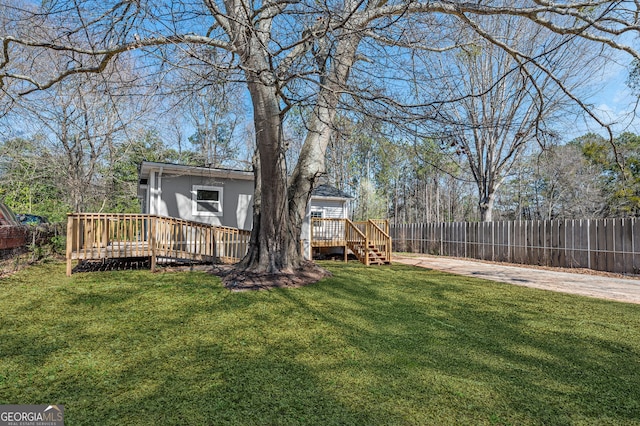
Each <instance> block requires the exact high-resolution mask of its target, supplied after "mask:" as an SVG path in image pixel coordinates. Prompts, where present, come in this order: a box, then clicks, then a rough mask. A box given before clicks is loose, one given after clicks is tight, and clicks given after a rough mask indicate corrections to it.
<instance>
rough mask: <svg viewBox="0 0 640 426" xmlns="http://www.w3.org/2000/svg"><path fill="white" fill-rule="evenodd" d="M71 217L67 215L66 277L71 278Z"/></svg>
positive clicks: (72, 235)
mask: <svg viewBox="0 0 640 426" xmlns="http://www.w3.org/2000/svg"><path fill="white" fill-rule="evenodd" d="M73 237H74V233H73V215H72V214H68V215H67V276H68V277H70V276H71V272H72V270H73V267H72V262H71V257H72V256H73Z"/></svg>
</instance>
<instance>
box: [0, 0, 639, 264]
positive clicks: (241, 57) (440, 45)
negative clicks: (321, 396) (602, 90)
mask: <svg viewBox="0 0 640 426" xmlns="http://www.w3.org/2000/svg"><path fill="white" fill-rule="evenodd" d="M0 7H2V9H3V10H2V11H3V13H2V18H0V19H1V21H0V22H1V25H0V29H1V30H2V35H1V36H0V41H1V42H2V46H3V50H2V56H1V57H0V89H1V90H2V99H0V102H1V103H2V105H3V107H4V108H5V111H9V110H11V111H13V110H14V109H15V108H17V107H18V106H19V105H20V106H21V105H25V104H27V103H29V102H31V101H32V100H33V99H37V98H38V97H40V96H42V94H43V93H49V91H50V90H57V89H58V88H60V87H63V85H65V84H67V82H68V81H72V80H75V79H78V78H87V79H89V80H91V78H92V77H91V76H95V77H96V78H97V79H98V80H99V81H100V78H105V77H104V76H105V75H108V74H109V73H110V72H113V70H117V69H118V66H119V65H120V64H121V63H124V64H135V65H134V66H133V71H134V76H133V77H132V78H125V79H124V82H126V83H127V84H126V85H123V87H124V86H127V87H129V88H130V89H134V88H135V89H137V90H141V91H142V92H144V91H145V90H147V89H149V90H152V91H153V96H151V95H149V99H151V98H154V97H155V99H162V101H161V102H162V103H164V102H167V103H169V102H171V101H170V97H168V96H165V95H166V94H167V93H168V92H175V89H174V88H175V86H171V85H170V84H168V83H173V84H177V85H180V84H181V83H185V85H184V87H185V88H186V90H187V91H188V90H189V87H191V88H192V91H193V92H194V93H196V92H198V91H199V90H200V89H201V88H203V87H207V86H209V85H216V84H221V82H224V83H225V84H231V85H233V84H242V85H243V87H244V89H245V90H246V93H248V97H249V99H250V105H251V109H252V111H251V116H252V119H253V124H254V126H253V132H254V137H255V144H256V153H257V154H256V157H255V158H256V159H257V161H256V163H255V164H254V170H255V172H256V183H257V185H256V186H257V188H256V197H255V200H256V204H255V206H254V207H255V208H254V213H255V218H254V226H253V235H252V244H251V249H250V250H249V254H248V256H247V258H245V260H244V261H243V262H242V264H241V265H240V266H239V269H244V270H247V269H248V270H254V271H259V272H279V271H292V270H294V269H295V268H297V267H298V266H300V265H301V262H302V257H301V253H300V247H299V244H298V236H299V233H300V227H301V224H302V219H303V217H304V214H305V208H306V201H307V200H308V197H309V194H310V192H311V190H312V189H313V187H314V185H316V184H317V182H318V179H319V178H320V177H321V176H322V175H324V174H325V173H326V171H327V163H326V161H325V159H326V157H327V152H328V150H329V147H330V144H331V143H332V140H336V138H337V134H338V130H339V129H338V126H337V125H336V123H337V120H338V117H339V115H340V113H341V112H343V111H344V112H348V113H355V114H358V113H360V114H363V115H366V116H368V117H370V118H372V119H377V120H379V121H380V122H382V123H385V126H386V125H389V124H392V125H393V126H394V128H395V130H394V131H392V132H389V133H390V134H391V133H395V132H396V131H398V132H405V133H406V134H410V133H413V135H414V136H415V138H416V140H431V139H433V140H436V143H443V142H444V140H443V139H442V138H438V137H434V136H438V135H442V134H446V133H450V134H451V135H452V136H453V141H452V142H454V147H455V146H458V147H460V150H461V151H462V150H464V155H465V156H466V159H467V161H468V165H469V166H470V167H471V169H472V170H473V174H474V178H475V181H476V183H477V184H478V194H479V196H478V198H479V200H478V203H477V204H478V208H479V209H481V210H483V211H484V213H483V214H484V216H485V218H487V219H488V218H489V217H490V214H489V213H490V212H491V208H490V207H491V203H492V191H493V192H494V193H495V191H496V190H497V189H498V188H499V186H500V184H501V181H503V180H504V179H505V178H504V176H505V175H507V174H508V173H509V171H510V169H511V167H510V166H509V161H510V159H513V158H515V157H517V156H518V155H520V154H521V152H523V149H522V148H520V146H521V145H520V142H521V141H522V142H523V143H524V142H525V141H528V140H529V139H534V136H538V139H540V136H544V135H546V134H547V124H546V123H547V122H546V119H548V118H549V117H550V116H552V115H553V112H554V111H555V107H554V105H555V104H556V102H561V103H562V102H566V101H568V100H569V101H571V102H572V103H573V104H574V105H577V106H578V107H580V108H582V109H583V110H584V111H585V112H586V113H587V114H591V115H593V113H592V112H591V110H590V109H589V108H588V105H587V104H586V102H585V101H583V100H582V99H581V98H580V96H579V94H578V93H576V92H575V91H574V90H573V89H574V84H575V83H576V80H575V79H574V78H573V76H572V75H570V72H569V71H568V70H573V69H575V67H576V66H582V67H584V66H585V60H586V59H587V58H585V57H584V56H583V55H579V56H578V57H567V61H569V60H575V61H577V62H574V63H573V64H574V65H573V66H572V67H571V68H569V69H568V68H566V67H563V68H560V69H555V68H554V65H555V64H557V63H560V62H561V61H560V60H559V58H560V57H564V55H565V54H566V55H570V53H571V52H578V51H584V49H582V46H583V43H584V46H585V47H589V51H591V52H594V55H596V56H599V57H601V56H606V55H607V54H609V53H610V52H615V51H617V52H623V53H624V54H626V55H628V57H629V58H630V60H631V59H634V58H638V53H637V52H636V51H635V50H634V49H633V47H632V46H631V45H629V44H625V41H626V40H628V37H627V35H631V34H632V33H636V32H637V19H636V17H637V13H638V5H637V3H635V2H630V1H585V2H565V3H552V2H546V1H525V2H520V3H518V5H514V3H513V2H507V1H497V0H496V1H489V2H474V3H472V2H461V1H422V2H421V1H416V2H405V1H389V2H378V1H376V2H367V1H355V0H354V1H345V2H331V1H325V2H324V3H323V2H316V1H313V2H306V1H294V2H291V1H288V0H287V1H267V2H257V3H256V2H250V1H248V0H226V1H219V2H218V1H210V0H204V1H195V0H194V1H166V2H162V1H160V2H145V1H136V2H128V1H127V2H109V1H106V2H104V1H101V2H97V1H79V2H74V3H70V2H66V1H55V0H54V1H50V2H45V3H43V4H42V5H41V6H35V5H32V4H31V3H27V2H24V3H23V2H21V1H4V2H2V3H1V4H0ZM505 28H525V29H524V30H522V31H523V34H524V36H523V37H524V39H526V38H527V37H526V36H527V35H528V36H529V39H531V38H532V36H534V39H535V40H536V41H541V43H539V44H536V45H535V46H533V49H528V47H527V44H526V43H520V41H519V40H522V38H517V37H505V32H504V29H505ZM493 50H495V52H496V56H495V60H496V62H494V64H495V66H494V65H491V64H490V65H489V67H488V68H487V69H486V70H487V71H485V76H484V77H486V81H478V82H476V81H473V82H471V84H470V85H469V86H468V87H465V90H464V91H463V92H456V91H452V89H454V88H455V89H457V86H456V87H453V86H451V85H449V86H447V85H439V84H438V83H440V81H439V76H438V75H437V74H435V75H434V74H433V72H435V71H438V69H437V67H431V64H436V63H438V62H439V59H438V58H440V57H446V56H443V55H448V54H449V55H450V56H451V57H453V58H457V59H461V58H462V59H466V60H467V65H466V66H467V68H466V69H465V68H464V67H462V66H460V67H459V70H470V69H472V68H473V69H475V68H480V65H481V62H479V61H476V59H479V58H482V59H483V60H484V58H485V57H492V58H494V57H493V56H491V55H485V53H486V52H489V51H493ZM478 51H480V52H482V55H479V54H477V52H478ZM565 52H566V53H565ZM498 53H499V54H498ZM500 55H503V57H504V58H505V59H504V60H498V56H500ZM556 55H560V56H556ZM507 58H508V59H509V61H510V63H511V65H505V63H506V59H507ZM121 61H123V62H121ZM578 64H579V65H578ZM445 65H447V64H445ZM442 71H443V72H444V73H445V74H447V75H448V74H449V73H450V70H447V69H446V68H445V69H444V70H442ZM468 73H469V71H466V73H465V72H462V75H460V74H461V73H460V72H458V77H467V74H468ZM452 77H455V76H452ZM512 78H513V79H512ZM107 80H108V79H107ZM100 82H101V83H102V82H103V81H100ZM116 83H119V81H118V80H117V79H116ZM476 83H478V84H476ZM480 83H482V84H480ZM516 84H520V86H516ZM116 86H118V84H116ZM172 87H173V88H172ZM105 90H107V92H108V94H109V95H108V94H107V93H106V92H105V95H108V96H113V94H112V87H111V86H109V87H108V88H105ZM514 90H515V92H514ZM501 92H503V93H506V94H507V99H509V100H511V101H515V102H514V103H515V104H518V103H519V104H520V107H519V108H517V109H515V110H511V112H510V111H509V110H508V109H505V110H503V111H498V110H496V109H495V107H496V104H497V102H499V101H497V100H492V99H490V98H491V96H497V95H499V94H500V93H501ZM515 93H526V96H523V97H522V98H521V100H518V99H517V98H514V94H515ZM94 94H95V95H98V93H95V92H94ZM143 94H144V95H146V93H143ZM158 96H161V97H158ZM556 96H557V99H558V100H557V101H555V100H554V99H556ZM465 102H467V104H466V106H465ZM486 102H489V104H491V106H490V107H489V108H484V107H479V106H478V104H482V103H486ZM483 108H484V109H483ZM490 111H491V114H489V112H490ZM7 114H8V115H7V116H9V113H7ZM294 114H297V116H295V115H294ZM347 115H348V114H347ZM487 115H489V116H491V115H493V118H494V119H497V122H498V124H497V125H496V123H495V122H493V123H490V122H489V123H487V122H485V121H483V120H484V118H485V116H487ZM480 116H482V118H483V120H482V121H481V120H476V119H477V118H479V117H480ZM474 117H476V118H474ZM593 118H594V119H596V120H597V119H598V117H597V116H595V115H593ZM289 120H290V121H289ZM474 120H475V121H474ZM293 121H299V122H300V123H302V128H303V129H304V130H303V131H302V132H301V133H302V141H301V142H300V145H299V149H297V150H296V152H295V153H294V155H289V152H288V151H289V146H290V140H289V139H288V137H287V133H288V130H287V127H288V123H290V122H293ZM494 121H495V120H494ZM105 122H108V120H106V121H105ZM113 124H114V126H115V129H118V128H119V126H120V125H121V124H122V123H121V119H119V120H114V121H113ZM460 126H464V127H460ZM80 129H81V127H78V132H79V134H81V132H80ZM480 130H483V131H484V132H485V133H484V134H483V133H482V132H480ZM85 134H86V135H87V136H88V137H92V136H91V135H90V134H88V133H86V132H85ZM392 136H393V135H392ZM66 140H71V141H73V140H74V139H73V138H71V139H66ZM216 141H217V139H216ZM104 143H105V144H106V145H107V146H109V144H115V143H116V141H115V140H112V139H111V138H105V139H104ZM206 144H209V147H210V146H211V142H206V143H205V145H206ZM445 144H446V143H445ZM465 145H466V146H465ZM485 146H486V147H488V148H489V151H484V149H485V148H484V147H485ZM501 146H502V147H504V149H503V150H501V149H500V147H501ZM70 147H71V148H73V147H74V145H70ZM85 147H87V145H85ZM474 149H475V152H476V153H478V156H479V157H478V158H482V159H483V161H481V162H480V161H477V160H472V157H473V155H474ZM491 150H494V152H493V154H492V153H490V151H491ZM71 151H73V149H71ZM208 152H210V153H211V152H213V151H210V150H209V151H208ZM498 152H500V153H506V154H505V155H506V160H505V159H502V160H501V159H499V158H497V156H496V155H497V153H498ZM509 153H511V154H509ZM79 155H80V154H79V151H77V150H76V157H78V156H79ZM82 155H83V156H87V155H88V157H89V159H90V158H91V156H92V155H95V153H92V148H91V146H88V147H87V150H86V152H85V150H84V149H83V153H82ZM500 155H502V154H500ZM492 156H494V157H495V158H491V157H492ZM614 158H615V160H618V156H617V155H616V156H615V157H614ZM288 159H291V160H290V161H295V164H290V165H288V164H287V160H288ZM390 161H392V160H390ZM454 162H455V161H454ZM89 163H90V162H89ZM438 167H439V166H438ZM91 171H92V168H91V167H88V169H86V170H84V171H83V173H82V174H81V175H80V176H78V177H77V178H76V179H81V178H83V179H86V177H87V176H88V174H87V173H89V172H91ZM369 175H370V173H369ZM398 176H399V175H398ZM403 177H404V176H403ZM369 178H370V176H369ZM458 179H460V177H458ZM479 181H480V183H479ZM485 181H486V182H487V183H486V184H485ZM502 184H503V185H504V183H503V182H502ZM447 189H449V188H447ZM390 190H391V188H389V191H390ZM389 191H387V193H389ZM402 191H403V186H400V185H396V186H395V187H394V188H393V192H394V193H396V194H400V193H401V192H402ZM407 195H408V194H407ZM79 196H80V195H78V197H79ZM493 197H494V198H495V195H493ZM406 198H407V199H409V198H410V197H408V196H407V197H406ZM425 198H428V197H426V196H425ZM399 199H400V198H399V197H396V205H394V206H393V211H394V214H396V213H395V212H398V214H399V213H400V212H401V211H402V209H407V207H406V206H407V205H408V204H407V202H403V204H400V203H399V202H398V201H397V200H399ZM451 199H453V197H451ZM450 210H451V212H453V209H450ZM406 211H407V212H408V211H409V210H408V209H407V210H406ZM438 211H439V210H438ZM438 214H440V213H438Z"/></svg>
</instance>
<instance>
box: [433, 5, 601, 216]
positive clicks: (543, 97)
mask: <svg viewBox="0 0 640 426" xmlns="http://www.w3.org/2000/svg"><path fill="white" fill-rule="evenodd" d="M477 22H478V24H479V25H482V27H483V28H491V29H493V32H494V33H496V34H500V39H499V42H500V43H501V44H503V45H508V46H509V47H508V48H505V47H504V46H503V45H501V44H500V43H494V42H493V40H487V39H486V38H478V37H477V36H476V37H474V34H471V32H472V31H474V30H473V29H466V31H468V32H469V34H467V36H466V37H464V39H465V40H468V41H469V42H468V44H467V45H464V46H460V48H459V49H454V50H452V51H450V52H447V53H445V54H442V55H438V56H437V57H434V55H430V56H429V57H428V58H427V59H426V65H427V66H426V68H427V69H428V70H430V73H429V74H430V76H431V78H432V79H433V81H434V83H433V84H431V87H430V89H431V90H432V93H433V96H434V97H437V98H441V99H447V100H455V102H448V103H446V104H445V105H443V107H442V108H441V109H440V111H439V115H440V120H439V134H440V137H441V138H443V139H444V140H445V141H448V142H449V143H450V144H452V145H454V146H455V147H456V148H457V150H458V152H460V153H461V154H463V155H464V157H465V158H466V159H467V164H468V167H469V170H470V172H471V174H472V176H473V179H474V181H475V182H476V186H477V191H478V210H479V212H480V220H481V221H491V220H492V219H493V206H494V202H495V199H496V195H497V193H498V191H499V189H500V187H501V186H502V183H503V182H504V180H505V178H506V177H507V176H508V175H509V174H510V172H511V170H512V168H513V167H514V166H515V165H516V164H518V160H519V159H520V157H521V156H522V155H523V154H524V153H525V152H526V150H527V149H528V148H529V147H530V146H531V143H532V142H535V141H538V142H539V143H542V144H546V140H547V139H549V136H550V135H552V132H551V131H550V130H549V128H550V127H552V126H550V123H553V122H555V121H557V117H558V114H560V113H566V112H567V110H568V109H569V106H571V105H568V104H570V98H569V97H568V96H567V94H566V93H565V92H563V90H562V89H563V87H562V86H559V85H558V84H556V81H554V79H557V78H561V80H562V84H563V85H564V88H565V89H566V90H569V89H570V90H571V91H574V89H575V88H576V87H580V86H582V87H584V86H586V82H588V81H589V77H590V75H591V72H589V70H590V69H591V70H593V67H595V66H597V62H598V61H597V60H596V59H598V58H594V57H593V56H592V55H589V52H588V48H585V47H586V46H585V44H586V42H585V41H584V40H582V39H578V40H565V39H564V38H562V37H560V36H559V35H557V34H550V33H549V32H548V31H546V30H545V28H542V27H540V26H539V25H536V24H535V23H533V22H530V21H526V20H521V19H518V18H517V17H513V16H509V17H503V16H488V17H482V18H479V19H478V21H477ZM514 50H517V51H518V52H522V53H523V54H524V55H525V56H526V57H527V58H534V57H537V56H544V59H543V60H541V61H540V62H538V61H527V60H526V59H523V58H522V57H521V56H519V55H514V54H513V51H514ZM587 61H588V62H587ZM574 106H575V105H574Z"/></svg>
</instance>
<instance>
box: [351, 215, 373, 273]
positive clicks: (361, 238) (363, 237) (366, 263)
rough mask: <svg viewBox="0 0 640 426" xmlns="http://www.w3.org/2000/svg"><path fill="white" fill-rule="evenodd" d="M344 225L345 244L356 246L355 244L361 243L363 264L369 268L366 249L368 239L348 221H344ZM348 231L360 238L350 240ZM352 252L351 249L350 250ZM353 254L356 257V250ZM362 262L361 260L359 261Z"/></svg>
mask: <svg viewBox="0 0 640 426" xmlns="http://www.w3.org/2000/svg"><path fill="white" fill-rule="evenodd" d="M345 223H346V224H347V226H345V233H346V235H345V239H346V240H347V244H349V243H351V244H356V243H361V244H363V252H364V262H363V263H364V264H365V265H367V266H369V250H368V249H367V247H368V246H369V239H368V238H367V235H366V234H365V233H364V232H362V231H361V230H360V229H358V227H357V226H356V225H355V224H354V223H353V222H352V221H351V220H349V219H345ZM349 231H354V232H355V234H356V236H358V237H360V238H357V239H353V238H350V237H349V236H350V232H349ZM352 250H353V248H352ZM353 252H354V254H355V255H356V256H358V253H356V250H353ZM359 260H360V261H361V262H362V259H359Z"/></svg>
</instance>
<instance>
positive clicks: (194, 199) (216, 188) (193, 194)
mask: <svg viewBox="0 0 640 426" xmlns="http://www.w3.org/2000/svg"><path fill="white" fill-rule="evenodd" d="M199 190H205V191H217V192H218V201H211V202H210V203H211V205H217V207H218V210H219V211H217V212H214V211H201V210H198V199H197V198H198V191H199ZM223 192H224V188H223V187H221V186H209V185H193V186H191V214H192V215H193V216H222V215H223V212H224V202H223ZM201 202H202V201H201Z"/></svg>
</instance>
